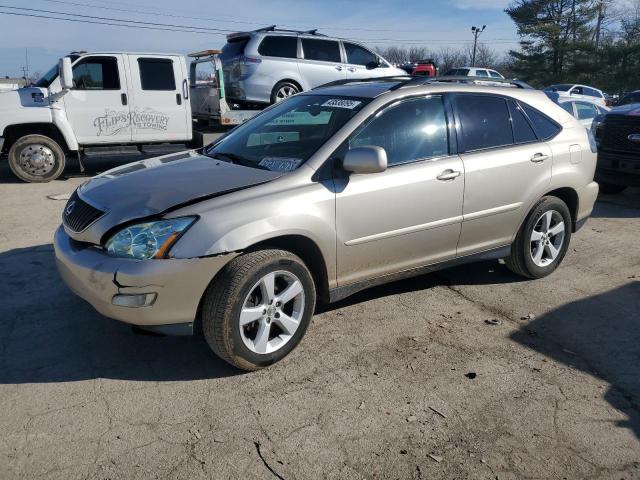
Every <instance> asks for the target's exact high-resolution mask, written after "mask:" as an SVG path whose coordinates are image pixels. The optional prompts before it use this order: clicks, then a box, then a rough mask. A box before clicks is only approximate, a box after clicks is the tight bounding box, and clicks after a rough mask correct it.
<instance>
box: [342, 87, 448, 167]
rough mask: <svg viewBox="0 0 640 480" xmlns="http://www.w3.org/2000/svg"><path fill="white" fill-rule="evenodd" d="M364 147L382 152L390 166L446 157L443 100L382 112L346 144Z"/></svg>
mask: <svg viewBox="0 0 640 480" xmlns="http://www.w3.org/2000/svg"><path fill="white" fill-rule="evenodd" d="M366 145H376V146H379V147H382V148H384V149H385V150H386V152H387V162H388V164H389V165H398V164H402V163H409V162H412V161H415V160H421V159H425V158H432V157H440V156H444V155H448V153H449V141H448V133H447V120H446V115H445V111H444V105H443V102H442V98H441V97H427V98H415V99H411V100H405V101H403V102H401V103H399V104H398V105H395V106H392V107H389V108H388V109H387V110H384V111H383V112H382V113H380V114H378V116H377V117H376V118H374V119H373V120H372V121H371V122H369V123H368V124H367V125H366V126H365V127H364V128H362V130H360V131H359V132H358V133H356V134H355V135H354V136H353V137H352V138H351V139H350V140H349V148H353V147H360V146H366Z"/></svg>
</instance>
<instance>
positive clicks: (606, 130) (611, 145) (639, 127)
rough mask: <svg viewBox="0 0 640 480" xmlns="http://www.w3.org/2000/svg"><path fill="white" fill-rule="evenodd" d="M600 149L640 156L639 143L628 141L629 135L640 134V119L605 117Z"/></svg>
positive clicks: (624, 116) (619, 116)
mask: <svg viewBox="0 0 640 480" xmlns="http://www.w3.org/2000/svg"><path fill="white" fill-rule="evenodd" d="M600 134H601V138H600V139H599V140H600V148H601V149H602V150H612V151H617V152H628V153H637V154H640V143H635V142H632V141H630V140H629V138H628V137H629V135H632V134H640V117H631V116H628V115H611V114H609V115H607V117H606V120H605V123H604V125H603V128H602V132H601V133H600Z"/></svg>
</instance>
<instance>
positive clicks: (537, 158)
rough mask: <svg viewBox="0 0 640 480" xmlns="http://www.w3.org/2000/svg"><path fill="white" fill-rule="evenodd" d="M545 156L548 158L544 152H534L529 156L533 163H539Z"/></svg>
mask: <svg viewBox="0 0 640 480" xmlns="http://www.w3.org/2000/svg"><path fill="white" fill-rule="evenodd" d="M547 158H549V155H547V154H545V153H536V154H535V155H534V156H533V157H531V161H532V162H533V163H540V162H544V161H545V160H546V159H547Z"/></svg>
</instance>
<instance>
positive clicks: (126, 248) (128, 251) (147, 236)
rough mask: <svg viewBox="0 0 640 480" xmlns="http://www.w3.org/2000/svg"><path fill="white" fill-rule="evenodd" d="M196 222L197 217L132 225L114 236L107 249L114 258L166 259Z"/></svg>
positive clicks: (107, 244)
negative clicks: (179, 239)
mask: <svg viewBox="0 0 640 480" xmlns="http://www.w3.org/2000/svg"><path fill="white" fill-rule="evenodd" d="M196 220H197V217H181V218H170V219H168V220H157V221H154V222H146V223H138V224H136V225H130V226H128V227H126V228H123V229H122V230H120V231H119V232H118V233H116V234H115V235H113V236H112V237H111V238H110V239H109V240H108V241H107V243H106V244H105V248H106V250H107V253H108V254H109V255H111V256H113V257H124V258H137V259H138V260H148V259H150V258H165V256H166V254H167V253H168V252H169V249H170V248H171V247H172V246H173V244H174V243H175V242H176V240H178V238H180V236H181V235H182V234H183V233H184V232H185V231H186V230H187V228H189V227H190V226H191V225H193V223H194V222H195V221H196Z"/></svg>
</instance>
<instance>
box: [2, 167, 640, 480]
mask: <svg viewBox="0 0 640 480" xmlns="http://www.w3.org/2000/svg"><path fill="white" fill-rule="evenodd" d="M96 168H101V166H99V167H96V166H95V165H93V166H92V168H90V171H91V172H94V171H95V170H96ZM85 180H86V178H85V177H74V178H67V179H65V180H59V181H55V182H52V183H49V184H41V185H38V184H23V183H18V182H16V181H14V180H13V178H12V176H11V174H10V172H9V170H8V168H7V165H6V163H5V162H3V163H2V165H0V205H1V207H2V208H0V226H1V227H0V271H1V272H2V278H3V281H2V283H1V284H0V478H2V479H5V478H7V479H27V478H39V479H40V478H43V479H44V478H60V479H75V478H96V479H120V478H127V479H136V478H190V479H197V478H203V479H204V478H221V479H222V478H257V479H258V478H259V479H263V478H280V479H287V480H290V479H309V478H341V479H351V478H353V479H355V478H367V479H372V478H403V479H404V478H415V479H437V478H446V479H452V478H459V479H476V478H477V479H495V478H498V479H501V480H502V479H521V478H554V479H562V478H567V479H617V480H620V479H632V478H640V313H639V312H640V247H639V236H640V190H638V189H634V190H628V191H626V192H625V193H623V194H620V195H615V196H603V197H601V198H600V199H599V201H598V203H597V205H596V209H595V212H594V215H593V217H592V218H591V220H590V221H589V222H588V223H587V224H586V226H585V227H584V228H583V229H582V230H581V231H580V232H579V233H578V234H577V235H575V236H574V237H573V239H572V243H571V248H570V249H569V253H568V255H567V258H566V259H565V261H564V263H563V265H562V266H561V267H560V268H559V270H557V271H556V272H555V273H554V274H553V275H551V276H550V277H548V278H546V279H543V280H538V281H523V280H522V279H520V278H518V277H516V276H514V275H512V274H511V273H509V272H508V271H507V270H506V268H505V267H504V266H503V265H501V264H499V263H498V262H485V263H480V264H475V265H471V266H465V267H460V268H456V269H452V270H448V271H443V272H439V273H436V274H431V275H427V276H423V277H418V278H415V279H410V280H406V281H402V282H397V283H393V284H390V285H386V286H382V287H377V288H374V289H371V290H368V291H365V292H361V293H360V294H357V295H356V296H354V297H352V298H349V299H347V300H345V301H343V302H341V303H340V304H337V305H333V306H331V307H329V308H327V309H325V311H323V312H321V313H319V314H318V315H316V316H315V317H314V320H313V323H312V325H311V327H310V328H309V331H308V333H307V335H306V338H305V339H304V341H303V342H302V344H301V346H300V347H299V348H298V349H297V350H295V351H294V352H293V353H292V354H291V355H290V356H289V357H287V358H286V359H285V360H284V361H283V362H281V363H279V364H277V365H275V366H273V367H271V368H269V369H266V370H262V371H259V372H255V373H241V372H239V371H237V370H234V369H233V368H231V367H229V366H227V365H226V364H224V363H223V362H222V361H220V360H218V359H217V358H216V357H215V356H213V354H212V353H210V351H209V350H208V348H207V347H206V345H205V344H204V343H203V342H202V341H198V340H195V339H187V338H172V337H161V336H150V335H140V334H134V333H133V332H132V330H131V329H130V328H129V327H127V326H126V325H124V324H120V323H117V322H115V321H112V320H109V319H107V318H104V317H102V316H101V315H99V314H98V313H96V312H95V311H94V310H93V309H92V308H91V307H90V306H89V305H88V304H86V303H85V302H83V301H82V300H80V299H79V298H77V297H75V296H74V295H73V294H72V293H71V292H70V291H69V290H68V289H67V288H66V286H65V285H64V284H63V283H62V282H61V280H60V278H59V276H58V274H57V272H56V269H55V264H54V256H53V250H52V245H51V240H52V236H53V232H54V230H55V228H56V227H57V225H58V224H59V219H60V213H61V210H62V207H63V206H64V203H65V202H64V201H63V200H52V199H50V198H48V196H49V195H56V194H65V193H67V194H68V193H71V192H72V191H73V189H74V188H75V187H76V186H78V185H79V184H80V183H82V182H83V181H85Z"/></svg>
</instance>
